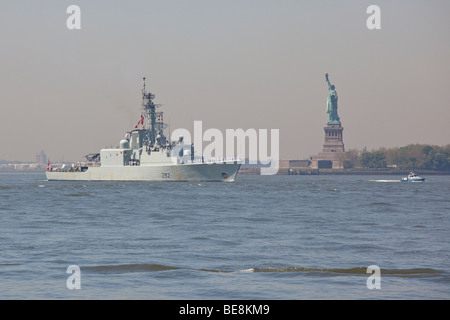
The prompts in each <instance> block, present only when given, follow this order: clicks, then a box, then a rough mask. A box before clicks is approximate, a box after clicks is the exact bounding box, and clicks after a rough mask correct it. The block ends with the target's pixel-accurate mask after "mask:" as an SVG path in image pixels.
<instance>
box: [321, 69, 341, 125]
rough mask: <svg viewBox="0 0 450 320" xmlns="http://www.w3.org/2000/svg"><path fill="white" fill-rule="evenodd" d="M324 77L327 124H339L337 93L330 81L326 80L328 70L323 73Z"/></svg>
mask: <svg viewBox="0 0 450 320" xmlns="http://www.w3.org/2000/svg"><path fill="white" fill-rule="evenodd" d="M325 79H326V80H327V83H328V99H327V113H328V121H327V124H341V121H340V119H339V116H338V113H337V107H338V95H337V92H336V90H335V89H334V88H335V87H334V85H332V84H331V83H330V80H328V72H326V73H325Z"/></svg>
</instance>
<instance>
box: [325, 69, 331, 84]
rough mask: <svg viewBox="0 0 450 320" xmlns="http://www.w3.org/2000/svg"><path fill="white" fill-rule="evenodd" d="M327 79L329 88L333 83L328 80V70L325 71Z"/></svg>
mask: <svg viewBox="0 0 450 320" xmlns="http://www.w3.org/2000/svg"><path fill="white" fill-rule="evenodd" d="M325 79H326V80H327V83H328V88H330V87H331V83H330V80H328V72H325Z"/></svg>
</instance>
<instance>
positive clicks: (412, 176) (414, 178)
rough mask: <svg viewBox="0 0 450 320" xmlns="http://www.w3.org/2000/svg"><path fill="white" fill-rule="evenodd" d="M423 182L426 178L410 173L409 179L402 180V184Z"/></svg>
mask: <svg viewBox="0 0 450 320" xmlns="http://www.w3.org/2000/svg"><path fill="white" fill-rule="evenodd" d="M422 181H425V178H422V177H420V176H418V175H417V174H415V173H414V172H410V173H409V174H408V176H407V177H405V178H402V182H422Z"/></svg>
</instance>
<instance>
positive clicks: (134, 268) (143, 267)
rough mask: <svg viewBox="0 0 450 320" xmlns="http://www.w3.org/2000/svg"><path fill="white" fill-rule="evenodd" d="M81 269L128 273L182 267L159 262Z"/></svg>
mask: <svg viewBox="0 0 450 320" xmlns="http://www.w3.org/2000/svg"><path fill="white" fill-rule="evenodd" d="M81 269H82V270H88V271H92V272H100V273H103V272H105V273H128V272H146V271H148V272H153V271H166V270H177V269H182V268H178V267H171V266H165V265H161V264H120V265H105V266H88V267H81Z"/></svg>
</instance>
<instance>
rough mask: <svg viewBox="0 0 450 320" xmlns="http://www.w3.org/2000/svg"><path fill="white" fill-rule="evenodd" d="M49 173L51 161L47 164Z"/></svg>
mask: <svg viewBox="0 0 450 320" xmlns="http://www.w3.org/2000/svg"><path fill="white" fill-rule="evenodd" d="M47 171H50V160H48V162H47Z"/></svg>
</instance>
